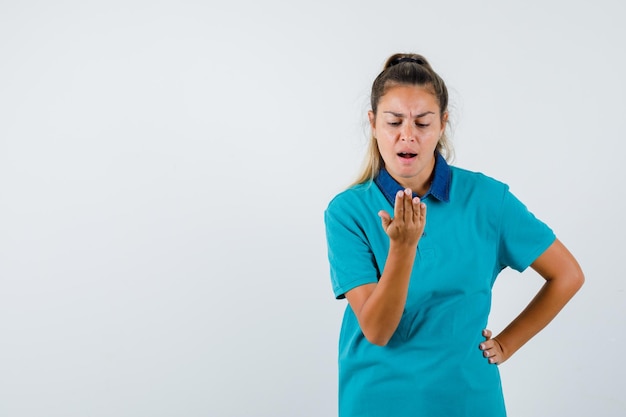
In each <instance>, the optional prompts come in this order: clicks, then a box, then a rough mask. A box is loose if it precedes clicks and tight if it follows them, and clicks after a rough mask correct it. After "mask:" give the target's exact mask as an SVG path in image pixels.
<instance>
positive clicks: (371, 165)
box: [353, 54, 454, 185]
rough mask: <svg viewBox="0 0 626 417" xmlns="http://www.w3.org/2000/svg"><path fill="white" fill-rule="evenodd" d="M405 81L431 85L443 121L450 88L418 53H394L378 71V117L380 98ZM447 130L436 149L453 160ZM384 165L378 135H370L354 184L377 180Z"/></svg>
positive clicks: (373, 97)
mask: <svg viewBox="0 0 626 417" xmlns="http://www.w3.org/2000/svg"><path fill="white" fill-rule="evenodd" d="M402 84H403V85H407V84H408V85H418V86H422V87H426V88H428V89H429V90H430V91H431V93H432V94H433V95H434V96H435V98H436V99H437V102H438V104H439V110H440V114H441V120H442V122H443V121H444V115H445V114H446V113H447V111H448V89H447V88H446V84H445V83H444V81H443V80H442V79H441V77H440V76H439V75H438V74H437V73H436V72H435V71H434V70H433V69H432V67H431V66H430V64H429V63H428V61H427V60H426V58H424V57H423V56H421V55H418V54H394V55H392V56H390V57H389V58H388V59H387V62H386V63H385V65H384V67H383V70H382V72H381V73H380V74H378V77H376V79H375V80H374V83H373V84H372V93H371V95H370V103H371V106H372V112H373V113H374V116H376V111H377V110H378V103H379V102H380V99H381V98H382V96H384V95H385V93H386V92H387V90H388V89H389V87H393V86H396V85H402ZM446 123H448V122H446ZM446 130H447V129H446ZM446 130H444V132H443V134H442V135H441V138H440V139H439V142H438V143H437V148H436V150H437V152H439V153H440V154H441V155H442V156H443V157H444V158H445V159H446V160H448V161H450V160H452V158H453V156H454V149H453V148H452V144H451V143H450V140H449V139H448V136H447V134H446ZM383 166H384V162H383V158H382V156H381V155H380V152H379V150H378V144H377V143H376V138H374V135H373V134H370V140H369V146H368V149H367V153H366V154H365V159H364V161H363V166H362V168H361V173H360V174H359V176H358V177H357V179H356V181H355V182H354V183H353V185H357V184H362V183H364V182H367V181H370V180H373V179H374V178H375V177H376V176H377V175H378V173H379V172H380V169H381V168H382V167H383Z"/></svg>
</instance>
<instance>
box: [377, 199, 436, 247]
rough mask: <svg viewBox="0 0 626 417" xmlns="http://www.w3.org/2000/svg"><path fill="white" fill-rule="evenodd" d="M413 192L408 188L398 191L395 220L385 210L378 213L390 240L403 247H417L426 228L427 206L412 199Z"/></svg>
mask: <svg viewBox="0 0 626 417" xmlns="http://www.w3.org/2000/svg"><path fill="white" fill-rule="evenodd" d="M412 196H413V192H412V191H411V189H409V188H406V189H405V190H404V191H398V193H397V194H396V201H395V205H394V209H393V214H394V216H393V219H392V218H391V216H390V215H389V213H387V212H386V211H385V210H381V211H379V212H378V215H379V216H380V218H381V222H382V226H383V229H384V230H385V233H387V236H389V239H390V240H391V241H392V242H394V243H398V244H402V245H415V246H417V243H418V242H419V239H420V237H422V233H424V227H425V226H426V204H424V203H422V202H420V199H419V198H417V197H415V198H412Z"/></svg>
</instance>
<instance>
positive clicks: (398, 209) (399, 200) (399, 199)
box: [393, 191, 404, 221]
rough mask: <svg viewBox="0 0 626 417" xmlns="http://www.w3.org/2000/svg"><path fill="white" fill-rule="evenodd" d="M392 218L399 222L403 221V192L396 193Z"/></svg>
mask: <svg viewBox="0 0 626 417" xmlns="http://www.w3.org/2000/svg"><path fill="white" fill-rule="evenodd" d="M393 217H394V219H398V220H399V221H404V191H398V192H397V193H396V202H395V204H394V206H393Z"/></svg>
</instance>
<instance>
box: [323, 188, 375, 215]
mask: <svg viewBox="0 0 626 417" xmlns="http://www.w3.org/2000/svg"><path fill="white" fill-rule="evenodd" d="M377 191H378V187H377V186H376V184H374V182H373V181H367V182H365V183H362V184H357V185H353V186H351V187H349V188H348V189H346V190H344V191H342V192H340V193H339V194H337V195H335V196H334V197H333V198H332V199H331V200H330V202H329V203H328V207H327V208H326V211H327V212H329V211H330V212H335V211H343V210H344V209H347V208H350V209H353V208H354V207H355V206H361V205H363V204H367V203H368V202H371V200H372V199H373V194H374V193H376V192H377Z"/></svg>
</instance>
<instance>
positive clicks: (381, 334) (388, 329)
mask: <svg viewBox="0 0 626 417" xmlns="http://www.w3.org/2000/svg"><path fill="white" fill-rule="evenodd" d="M378 214H379V216H380V217H381V221H382V226H383V228H384V229H385V232H386V233H387V235H388V236H389V254H388V256H387V262H386V264H385V269H384V271H383V274H382V276H381V277H380V280H379V281H378V283H377V284H366V285H361V286H359V287H356V288H354V289H352V290H350V291H348V292H347V293H346V298H347V299H348V302H349V303H350V307H351V308H352V310H353V311H354V313H355V315H356V317H357V319H358V321H359V325H360V326H361V330H362V331H363V334H364V335H365V337H366V339H367V340H369V341H370V342H371V343H374V344H376V345H379V346H384V345H386V344H387V343H388V342H389V339H391V336H392V335H393V333H394V332H395V331H396V328H397V327H398V324H399V323H400V319H401V318H402V312H403V311H404V306H405V304H406V298H407V292H408V288H409V281H410V277H411V270H412V269H413V262H414V261H415V252H416V250H417V243H418V242H419V239H420V237H421V236H422V233H423V232H424V226H425V224H426V205H425V204H424V203H421V202H420V201H419V199H418V198H412V192H411V190H409V189H407V190H405V191H404V192H398V194H397V195H396V201H395V206H394V218H393V220H392V219H391V217H390V216H389V214H388V213H386V212H385V211H381V212H379V213H378Z"/></svg>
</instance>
